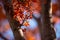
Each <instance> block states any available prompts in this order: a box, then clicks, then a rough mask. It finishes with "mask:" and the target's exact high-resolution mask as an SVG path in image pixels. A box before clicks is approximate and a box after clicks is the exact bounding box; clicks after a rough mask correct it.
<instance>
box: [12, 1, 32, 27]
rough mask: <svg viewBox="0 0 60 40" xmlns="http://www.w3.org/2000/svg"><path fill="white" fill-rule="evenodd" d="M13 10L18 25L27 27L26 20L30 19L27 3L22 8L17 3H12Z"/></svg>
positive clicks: (30, 14)
mask: <svg viewBox="0 0 60 40" xmlns="http://www.w3.org/2000/svg"><path fill="white" fill-rule="evenodd" d="M13 10H14V19H16V20H17V21H19V22H20V24H22V25H24V26H26V27H27V26H29V22H28V21H27V19H31V18H32V11H31V10H30V8H29V4H28V2H27V3H26V4H25V5H24V6H23V5H22V4H21V3H19V2H18V1H15V2H13Z"/></svg>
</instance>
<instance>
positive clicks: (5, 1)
mask: <svg viewBox="0 0 60 40" xmlns="http://www.w3.org/2000/svg"><path fill="white" fill-rule="evenodd" d="M3 4H4V8H5V11H6V16H7V18H8V21H9V23H10V27H11V29H12V31H13V34H14V37H15V40H23V38H22V37H21V35H20V33H19V31H18V26H20V24H19V23H18V22H17V21H16V20H14V19H13V13H14V12H13V7H12V4H11V0H3Z"/></svg>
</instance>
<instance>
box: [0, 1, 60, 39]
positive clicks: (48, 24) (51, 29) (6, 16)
mask: <svg viewBox="0 0 60 40" xmlns="http://www.w3.org/2000/svg"><path fill="white" fill-rule="evenodd" d="M12 1H16V0H7V1H5V0H0V40H60V3H59V2H60V0H49V1H48V0H30V1H29V2H31V11H32V12H33V14H32V16H33V17H32V19H28V20H27V21H28V22H29V25H30V26H29V27H26V26H21V25H20V28H18V26H19V25H17V24H18V22H17V21H15V20H13V19H12V13H13V12H12V11H11V10H12V9H11V8H13V7H11V5H12V3H11V2H12ZM20 1H21V0H20ZM16 2H17V1H16ZM16 2H15V3H16ZM23 3H24V2H23ZM16 5H17V4H16ZM22 10H24V9H22ZM23 13H26V10H25V11H24V12H23ZM22 29H24V30H22Z"/></svg>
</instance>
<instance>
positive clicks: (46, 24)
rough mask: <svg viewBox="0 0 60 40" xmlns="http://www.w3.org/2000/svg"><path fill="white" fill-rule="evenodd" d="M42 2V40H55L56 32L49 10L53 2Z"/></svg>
mask: <svg viewBox="0 0 60 40" xmlns="http://www.w3.org/2000/svg"><path fill="white" fill-rule="evenodd" d="M41 2H42V13H41V24H42V25H41V27H40V30H41V39H42V40H54V38H55V31H54V29H53V28H52V27H51V23H50V17H49V10H50V2H51V0H45V1H44V0H41Z"/></svg>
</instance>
